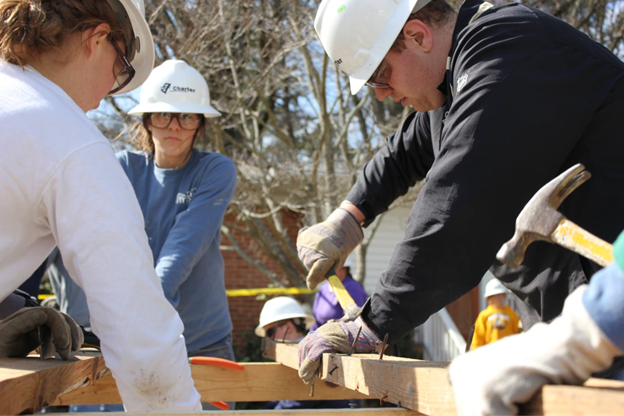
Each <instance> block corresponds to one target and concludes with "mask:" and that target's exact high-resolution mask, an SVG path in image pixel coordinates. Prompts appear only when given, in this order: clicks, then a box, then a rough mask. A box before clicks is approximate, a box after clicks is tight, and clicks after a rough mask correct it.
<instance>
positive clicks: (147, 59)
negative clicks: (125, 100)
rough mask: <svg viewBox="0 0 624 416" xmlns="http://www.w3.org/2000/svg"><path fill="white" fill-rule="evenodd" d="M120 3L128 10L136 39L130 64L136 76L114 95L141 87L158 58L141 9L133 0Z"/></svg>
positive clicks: (122, 0)
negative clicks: (155, 59)
mask: <svg viewBox="0 0 624 416" xmlns="http://www.w3.org/2000/svg"><path fill="white" fill-rule="evenodd" d="M120 2H121V4H122V5H123V6H124V8H125V9H126V13H128V17H129V18H130V23H131V24H132V30H133V31H134V36H135V38H136V39H135V44H136V52H135V54H134V58H133V59H132V61H131V62H130V64H131V65H132V67H133V68H134V71H135V74H134V78H132V80H131V81H130V82H129V83H128V85H126V86H125V87H123V88H122V89H121V90H119V91H117V92H116V93H115V94H113V95H119V94H125V93H127V92H130V91H132V90H135V89H137V88H138V87H140V86H141V85H142V84H143V83H144V82H145V80H146V79H147V78H148V77H149V75H150V73H151V72H152V69H153V68H154V58H155V56H156V53H155V51H154V39H152V33H151V32H150V28H149V25H148V24H147V22H146V21H145V18H144V17H143V16H141V12H139V9H137V7H136V6H135V5H134V3H132V1H131V0H120Z"/></svg>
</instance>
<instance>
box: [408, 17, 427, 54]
mask: <svg viewBox="0 0 624 416" xmlns="http://www.w3.org/2000/svg"><path fill="white" fill-rule="evenodd" d="M403 36H404V37H405V43H407V44H408V45H409V44H411V45H412V46H415V47H416V48H418V49H420V50H421V51H422V52H425V53H427V52H430V51H431V49H432V48H433V32H432V31H431V29H429V26H427V25H426V24H425V23H424V22H423V21H422V20H418V19H414V20H408V21H407V23H405V25H404V26H403Z"/></svg>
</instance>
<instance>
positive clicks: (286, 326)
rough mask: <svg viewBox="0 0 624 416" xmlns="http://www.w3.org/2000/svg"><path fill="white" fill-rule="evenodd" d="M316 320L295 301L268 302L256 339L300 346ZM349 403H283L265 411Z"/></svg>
mask: <svg viewBox="0 0 624 416" xmlns="http://www.w3.org/2000/svg"><path fill="white" fill-rule="evenodd" d="M314 323H315V322H314V317H313V316H311V315H310V314H309V313H307V312H306V311H305V310H304V309H303V306H301V304H300V303H299V302H297V301H296V300H295V299H293V298H289V297H287V296H280V297H277V298H273V299H271V300H268V301H267V302H266V303H265V304H264V307H263V308H262V311H261V312H260V322H259V323H258V326H257V327H256V330H255V332H256V335H258V336H259V337H262V338H268V339H272V340H275V341H278V342H298V341H299V340H300V339H301V338H303V337H304V336H305V334H306V333H307V332H308V329H310V328H311V327H312V325H313V324H314ZM349 407H350V405H349V400H280V401H271V402H269V403H267V405H266V406H265V407H264V409H275V410H287V409H290V410H294V409H345V408H349Z"/></svg>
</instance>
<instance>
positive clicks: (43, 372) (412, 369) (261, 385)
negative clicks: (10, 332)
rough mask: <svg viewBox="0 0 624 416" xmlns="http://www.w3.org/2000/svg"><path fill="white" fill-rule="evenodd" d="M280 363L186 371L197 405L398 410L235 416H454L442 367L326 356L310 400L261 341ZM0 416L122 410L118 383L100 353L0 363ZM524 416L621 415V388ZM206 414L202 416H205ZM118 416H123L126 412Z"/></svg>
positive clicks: (552, 396)
mask: <svg viewBox="0 0 624 416" xmlns="http://www.w3.org/2000/svg"><path fill="white" fill-rule="evenodd" d="M264 355H265V356H266V357H268V358H271V359H274V360H275V361H277V363H244V364H243V366H244V367H245V370H244V371H235V370H231V369H224V368H221V367H212V366H202V365H191V371H192V374H193V379H194V380H195V386H196V388H197V390H198V391H199V393H200V394H201V396H202V401H234V402H235V401H246V402H248V401H269V400H336V399H366V398H375V399H379V400H382V401H387V402H391V403H395V404H397V405H399V406H400V408H394V409H393V408H380V409H344V410H336V409H328V410H326V411H325V410H317V409H314V410H310V411H308V410H297V411H284V410H279V411H275V410H271V411H258V410H253V411H231V412H229V413H228V414H230V415H232V416H253V415H258V416H260V415H262V416H265V415H280V416H289V415H293V416H295V415H297V416H312V414H314V415H318V414H321V415H322V414H323V413H327V414H331V415H337V416H341V415H344V416H378V415H382V414H383V415H392V416H412V415H416V414H423V413H424V414H436V415H446V414H448V415H455V414H456V412H455V404H454V398H453V393H452V390H451V386H450V385H449V383H448V379H447V376H446V366H447V363H437V362H429V361H421V360H410V359H406V358H398V357H392V356H384V357H383V360H380V359H379V356H378V355H376V354H354V355H351V356H347V355H345V354H324V355H323V362H322V366H321V369H320V380H317V382H316V386H315V391H314V397H310V396H309V395H310V387H308V386H306V385H305V384H304V383H303V382H302V381H301V380H300V379H299V377H298V375H297V371H296V369H297V368H298V355H297V344H290V343H277V342H273V341H267V342H265V346H264ZM0 370H1V371H0V414H19V413H28V412H37V411H39V410H40V409H41V408H42V407H45V406H49V405H52V404H54V405H68V404H99V403H110V404H114V403H121V398H120V396H119V392H118V391H117V386H116V385H115V381H114V379H113V377H112V376H110V373H109V371H108V369H107V368H106V366H105V363H104V359H103V358H102V357H101V355H100V354H99V353H89V352H81V353H80V354H79V355H78V356H76V357H72V359H71V360H70V361H60V360H53V359H52V360H45V361H41V360H39V359H38V357H36V356H35V357H32V356H31V357H27V358H21V359H16V358H13V359H0ZM210 413H212V412H210ZM520 413H521V414H544V415H554V414H575V415H584V414H586V415H595V414H603V415H621V414H623V413H624V382H618V381H610V380H600V379H590V380H588V381H587V382H586V383H585V386H544V387H543V388H542V389H541V391H540V392H539V393H538V394H537V395H536V396H535V397H534V398H533V399H531V400H530V401H529V402H528V403H527V404H525V405H523V406H522V407H521V409H520ZM203 414H206V413H203ZM123 415H125V416H128V414H127V413H123Z"/></svg>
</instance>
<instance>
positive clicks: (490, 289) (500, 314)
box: [470, 279, 520, 350]
mask: <svg viewBox="0 0 624 416" xmlns="http://www.w3.org/2000/svg"><path fill="white" fill-rule="evenodd" d="M507 293H509V289H507V288H506V287H505V286H503V284H502V283H501V282H500V281H499V280H498V279H492V280H490V281H489V282H487V284H486V285H485V293H484V294H483V296H484V297H485V299H486V300H487V305H488V306H487V308H485V310H483V311H481V313H480V314H479V316H478V317H477V321H476V322H475V328H474V334H473V336H472V342H471V343H470V349H471V350H474V349H477V348H479V347H481V346H483V345H486V344H490V343H492V342H494V341H498V340H499V339H502V338H505V337H507V336H509V335H514V334H517V333H518V332H520V327H519V324H520V318H519V317H518V314H517V313H516V312H515V311H514V310H513V309H511V307H510V306H509V305H505V300H506V299H507Z"/></svg>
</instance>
